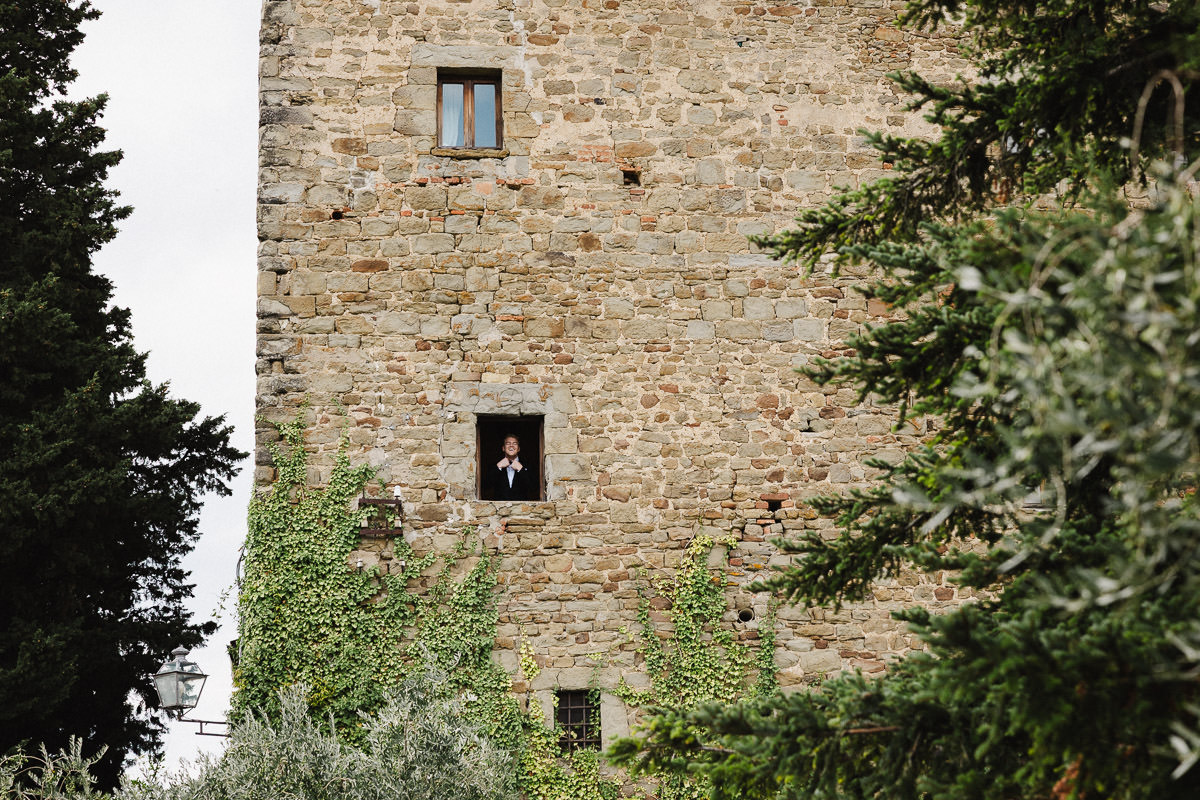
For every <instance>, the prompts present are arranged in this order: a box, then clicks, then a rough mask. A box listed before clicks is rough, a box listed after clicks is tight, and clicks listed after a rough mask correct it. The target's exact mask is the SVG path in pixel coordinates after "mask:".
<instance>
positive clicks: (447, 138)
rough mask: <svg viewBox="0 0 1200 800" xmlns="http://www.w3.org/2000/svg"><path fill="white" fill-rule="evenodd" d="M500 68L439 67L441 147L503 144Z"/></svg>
mask: <svg viewBox="0 0 1200 800" xmlns="http://www.w3.org/2000/svg"><path fill="white" fill-rule="evenodd" d="M501 86H502V83H501V75H500V70H460V69H439V70H438V78H437V117H438V146H439V147H461V148H467V149H488V148H498V147H501V146H502V145H501V142H503V141H504V131H503V120H504V115H503V112H502V110H501V108H500V100H501V97H502V92H501Z"/></svg>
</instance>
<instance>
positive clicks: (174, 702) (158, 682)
mask: <svg viewBox="0 0 1200 800" xmlns="http://www.w3.org/2000/svg"><path fill="white" fill-rule="evenodd" d="M187 655H188V650H187V648H184V647H176V648H175V649H174V650H172V651H171V660H170V661H167V662H165V663H164V664H163V665H162V666H161V667H159V668H158V672H156V673H154V690H155V691H156V692H158V703H159V705H160V706H161V707H162V709H163V710H164V711H166V712H167V713H168V714H172V715H173V716H174V717H175V719H181V718H182V717H183V715H184V714H186V713H187V712H188V711H190V710H192V709H193V708H195V707H196V704H197V703H198V702H200V692H201V691H203V689H204V681H205V680H206V679H207V678H208V676H207V675H205V674H204V673H203V672H201V671H200V667H199V666H197V664H196V662H195V661H190V660H189V659H188V657H187Z"/></svg>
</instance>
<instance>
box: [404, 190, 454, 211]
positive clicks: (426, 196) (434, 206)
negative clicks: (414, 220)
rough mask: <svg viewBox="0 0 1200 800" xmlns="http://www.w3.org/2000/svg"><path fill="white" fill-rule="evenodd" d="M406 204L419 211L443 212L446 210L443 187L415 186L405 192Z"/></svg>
mask: <svg viewBox="0 0 1200 800" xmlns="http://www.w3.org/2000/svg"><path fill="white" fill-rule="evenodd" d="M404 202H405V203H406V204H407V205H408V206H410V207H411V208H414V209H417V210H429V211H441V210H442V209H444V208H446V189H445V187H443V186H414V187H412V188H410V189H406V190H405V191H404Z"/></svg>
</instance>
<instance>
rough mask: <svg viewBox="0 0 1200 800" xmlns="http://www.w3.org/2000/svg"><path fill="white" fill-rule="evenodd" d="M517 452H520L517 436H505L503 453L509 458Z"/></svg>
mask: <svg viewBox="0 0 1200 800" xmlns="http://www.w3.org/2000/svg"><path fill="white" fill-rule="evenodd" d="M519 452H521V443H520V442H518V441H517V437H515V436H508V437H506V438H505V439H504V455H505V456H507V457H508V458H509V459H510V460H511V459H512V458H513V457H514V456H516V454H517V453H519Z"/></svg>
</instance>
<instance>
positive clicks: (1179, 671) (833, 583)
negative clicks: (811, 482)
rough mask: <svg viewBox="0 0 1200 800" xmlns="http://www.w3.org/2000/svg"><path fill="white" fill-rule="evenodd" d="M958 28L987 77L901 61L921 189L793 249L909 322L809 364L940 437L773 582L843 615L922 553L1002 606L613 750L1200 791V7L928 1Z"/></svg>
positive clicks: (966, 779)
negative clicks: (923, 136)
mask: <svg viewBox="0 0 1200 800" xmlns="http://www.w3.org/2000/svg"><path fill="white" fill-rule="evenodd" d="M946 20H956V21H958V22H959V23H961V25H962V34H963V36H964V42H965V46H966V49H967V52H968V54H969V55H970V56H971V57H972V59H973V61H974V63H975V64H976V65H977V67H978V69H979V75H978V79H977V80H975V81H974V82H972V83H970V84H963V85H961V86H957V87H949V88H948V87H939V86H935V85H933V84H931V83H929V82H927V81H925V80H923V79H921V78H920V77H918V76H915V75H899V76H897V79H898V80H899V82H900V83H901V84H902V85H903V86H905V87H906V88H907V89H908V90H910V91H911V92H913V93H914V95H915V96H916V98H917V100H916V105H917V106H918V107H922V106H923V107H926V108H928V109H930V114H929V117H930V119H932V120H933V121H935V122H937V123H939V124H940V125H941V130H942V133H941V135H940V137H939V138H937V139H935V140H933V141H917V140H901V139H896V138H891V137H886V136H877V137H874V139H873V141H874V143H875V146H876V147H877V148H878V149H879V151H880V153H881V155H882V157H883V159H884V160H885V161H887V162H889V163H891V164H893V165H895V167H896V171H895V177H893V178H889V179H887V180H884V181H881V182H879V183H876V184H875V185H873V186H868V187H865V188H863V189H861V190H858V191H854V192H849V193H847V194H844V195H842V196H841V197H839V198H837V199H835V200H834V201H833V202H832V203H830V204H829V205H828V206H826V207H824V208H820V209H816V210H812V211H806V212H804V213H802V214H801V216H800V218H799V220H798V222H799V227H798V228H797V229H795V230H793V231H789V232H787V233H785V234H782V235H780V236H778V237H777V238H775V239H773V240H770V241H769V242H768V243H769V244H770V245H772V246H773V247H774V248H775V252H776V254H777V255H779V256H781V257H785V258H792V259H796V260H798V261H801V262H803V263H805V264H807V265H808V266H810V267H811V266H812V265H813V264H815V263H816V262H818V260H820V259H822V258H823V257H825V255H826V254H827V253H830V252H833V253H835V254H836V255H835V258H836V259H837V261H838V262H839V263H846V262H848V261H855V262H863V263H866V264H869V265H871V266H873V267H875V268H877V271H878V274H880V275H881V276H882V277H881V279H880V280H878V281H877V282H875V283H873V284H872V286H871V287H870V289H869V291H870V293H871V294H872V295H874V296H876V297H878V298H881V299H883V300H885V301H887V302H888V303H891V304H893V305H894V306H895V307H896V308H900V309H904V311H905V314H904V315H898V317H899V318H898V319H897V321H895V322H892V323H890V324H887V325H883V326H881V327H878V328H875V329H871V330H868V331H866V332H864V333H863V334H862V335H861V336H859V337H858V338H856V339H855V340H853V341H850V342H849V343H848V345H849V347H850V348H852V352H853V355H851V356H848V357H847V358H845V359H842V360H836V361H831V362H825V363H823V364H821V365H819V366H818V367H816V368H815V369H814V370H813V375H814V377H815V378H816V379H817V380H819V381H822V382H826V383H829V382H833V383H844V384H847V385H852V386H855V387H857V389H858V390H859V391H860V392H861V393H862V396H864V397H865V396H866V395H867V394H868V393H871V394H873V395H875V396H878V397H883V398H885V399H886V400H888V401H890V402H892V403H894V404H896V405H897V406H898V407H900V408H901V409H902V412H903V413H904V414H907V415H915V416H919V417H922V418H924V419H926V420H929V421H931V422H933V423H935V424H936V426H937V432H936V433H935V434H934V435H932V436H931V437H930V439H929V440H928V442H927V443H926V445H925V446H923V447H921V448H920V449H918V450H917V451H915V452H913V453H911V454H910V455H909V456H908V458H907V459H906V460H905V461H904V462H902V463H901V464H899V465H896V466H888V465H885V464H877V466H878V467H880V469H881V470H882V475H881V477H880V478H879V479H878V480H877V483H876V484H875V486H874V487H873V488H871V489H869V490H865V491H859V492H855V493H853V494H851V495H849V496H846V497H830V498H825V499H824V500H822V501H820V502H819V503H818V504H817V505H818V508H819V509H820V510H821V511H823V512H825V513H827V514H830V515H833V516H835V517H836V518H837V519H838V522H839V524H840V526H841V529H842V535H841V536H840V537H839V538H837V539H835V540H833V541H825V540H824V539H822V537H820V536H819V535H812V536H808V537H805V538H803V539H802V540H800V541H797V542H791V543H790V544H789V545H788V547H789V548H790V549H792V550H793V552H795V553H797V558H796V560H795V561H794V563H793V566H792V567H790V568H789V569H788V570H786V571H785V572H783V573H781V574H780V575H779V576H777V577H776V579H775V580H774V581H773V582H772V586H773V588H774V589H775V590H776V591H778V592H780V593H781V594H782V595H784V596H785V597H786V598H788V599H790V600H792V601H794V602H800V603H805V604H811V605H828V606H834V607H837V606H839V605H841V604H842V603H845V602H848V601H853V600H857V599H861V598H864V597H866V596H868V589H869V586H870V583H871V582H872V581H873V580H875V579H877V578H878V577H880V576H887V575H890V574H894V573H895V572H896V571H897V570H899V569H900V568H901V567H902V566H907V565H913V564H915V565H917V566H919V567H922V568H926V569H929V570H952V571H954V572H955V573H956V574H957V575H958V578H957V580H958V581H959V582H960V583H961V585H963V586H965V587H969V588H970V589H972V590H976V591H977V593H978V594H979V597H980V599H979V600H978V602H975V603H973V604H969V605H965V606H963V607H961V608H958V609H957V610H954V611H951V612H948V613H946V614H943V615H932V614H930V613H928V612H926V611H924V610H922V609H912V610H909V611H907V612H905V613H904V614H902V615H901V616H902V618H903V619H906V620H908V621H909V622H911V623H912V625H913V626H914V627H915V628H916V630H917V631H918V632H919V633H920V635H921V637H922V638H923V640H924V642H925V643H926V650H925V652H923V653H919V654H916V655H913V656H910V657H909V658H907V659H906V660H905V661H903V662H902V663H900V664H898V665H896V666H894V667H892V668H891V669H890V670H889V672H888V674H887V675H886V677H884V678H881V679H878V680H868V679H866V678H864V677H862V676H860V675H853V674H845V675H840V676H836V677H833V678H831V679H829V680H827V681H825V682H824V683H823V684H822V685H821V686H819V687H818V688H817V689H815V690H814V691H813V692H811V693H797V694H793V695H789V696H786V697H775V698H772V699H767V700H763V701H759V702H755V703H750V704H742V705H740V706H735V707H731V708H728V707H727V708H724V709H722V708H715V707H712V708H707V709H703V710H701V711H699V712H697V713H691V714H688V713H682V712H679V711H674V710H670V709H663V710H660V711H659V712H658V713H657V714H656V715H655V716H654V717H653V718H652V719H651V721H650V723H649V726H648V729H647V730H646V731H645V732H644V738H643V740H641V741H640V742H638V741H633V740H629V741H625V742H623V743H621V744H620V745H619V747H618V748H617V752H616V755H617V757H618V760H619V761H622V762H624V763H627V764H631V765H634V766H635V767H637V768H643V769H656V768H664V767H665V768H668V769H675V770H696V771H699V772H702V773H705V774H708V775H709V776H711V777H712V779H713V786H714V787H715V789H714V791H715V793H716V794H717V795H718V796H721V797H773V796H782V797H822V798H842V797H844V798H885V797H886V798H913V800H916V798H946V799H947V800H949V799H950V798H954V800H969V799H970V798H988V799H989V800H1017V799H1018V798H1020V799H1022V800H1032V799H1033V798H1063V799H1064V800H1065V798H1076V797H1077V798H1083V797H1087V798H1106V800H1108V799H1110V798H1146V799H1147V800H1150V798H1153V799H1154V800H1164V799H1165V798H1180V799H1181V800H1182V799H1184V798H1188V799H1189V800H1190V798H1195V797H1197V796H1200V767H1198V766H1196V762H1197V761H1198V760H1200V682H1198V676H1200V508H1198V507H1197V502H1198V501H1197V498H1196V488H1197V486H1196V484H1197V478H1198V476H1200V333H1198V331H1200V208H1198V207H1197V201H1196V194H1197V191H1196V183H1195V180H1194V176H1195V173H1196V172H1197V171H1198V170H1200V162H1196V163H1195V164H1193V165H1192V166H1188V159H1189V158H1195V157H1197V156H1200V147H1198V145H1200V141H1198V139H1200V102H1197V101H1196V99H1195V96H1194V95H1195V89H1194V86H1195V83H1196V80H1197V78H1200V6H1198V5H1197V4H1196V3H1194V2H1192V3H1176V2H1162V3H1160V2H1153V3H1152V2H1107V3H1106V2H1076V0H1062V1H1060V2H1049V3H1045V2H1037V3H1034V2H1020V1H1018V2H1012V0H972V1H971V2H956V1H954V0H951V1H950V2H940V1H939V0H917V2H914V3H912V4H910V6H909V10H908V13H907V22H908V23H909V24H912V25H927V26H928V25H945V24H948V23H947V22H946ZM1189 100H1190V101H1191V102H1190V103H1189ZM1146 173H1149V174H1150V176H1151V180H1149V181H1146V180H1145V178H1144V176H1145V174H1146ZM1052 195H1054V196H1057V199H1058V201H1059V204H1057V205H1058V206H1059V207H1057V208H1055V207H1054V206H1055V205H1056V204H1054V203H1048V202H1047V200H1048V199H1050V198H1051V196H1052ZM1131 195H1132V197H1133V198H1134V200H1135V202H1130V198H1131ZM1039 209H1040V210H1039ZM1035 501H1036V502H1035Z"/></svg>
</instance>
